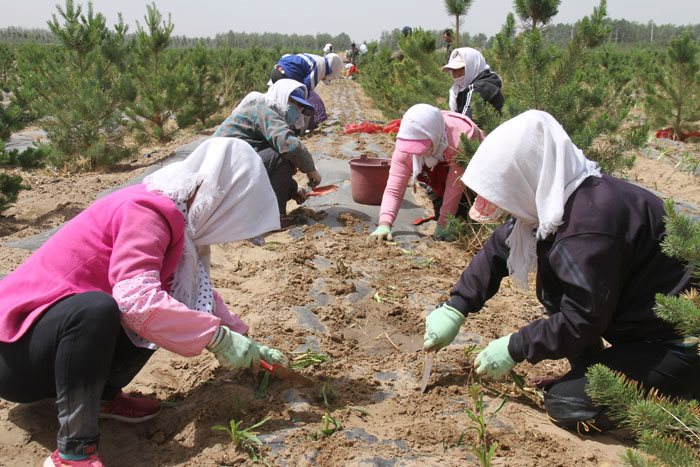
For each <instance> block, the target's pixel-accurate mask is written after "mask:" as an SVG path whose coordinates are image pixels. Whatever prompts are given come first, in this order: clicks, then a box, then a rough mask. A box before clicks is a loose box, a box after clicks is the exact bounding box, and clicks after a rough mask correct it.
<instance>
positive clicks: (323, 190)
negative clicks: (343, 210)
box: [306, 185, 338, 196]
mask: <svg viewBox="0 0 700 467" xmlns="http://www.w3.org/2000/svg"><path fill="white" fill-rule="evenodd" d="M334 191H338V185H323V186H317V187H316V188H314V189H313V190H311V191H308V192H307V193H306V196H323V195H327V194H328V193H333V192H334Z"/></svg>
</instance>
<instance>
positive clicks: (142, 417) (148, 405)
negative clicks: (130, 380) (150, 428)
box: [100, 392, 161, 423]
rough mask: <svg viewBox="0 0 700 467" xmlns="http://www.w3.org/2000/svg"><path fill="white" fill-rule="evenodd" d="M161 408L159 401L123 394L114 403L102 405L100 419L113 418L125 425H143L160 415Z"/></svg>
mask: <svg viewBox="0 0 700 467" xmlns="http://www.w3.org/2000/svg"><path fill="white" fill-rule="evenodd" d="M160 408H161V407H160V402H159V401H156V400H153V399H146V398H145V397H134V396H130V395H128V394H124V393H123V392H121V393H119V395H118V396H117V397H116V399H114V400H113V401H109V402H106V403H103V404H102V406H101V407H100V418H113V419H115V420H119V421H122V422H125V423H141V422H145V421H146V420H150V419H152V418H153V417H155V416H156V415H158V414H159V413H160Z"/></svg>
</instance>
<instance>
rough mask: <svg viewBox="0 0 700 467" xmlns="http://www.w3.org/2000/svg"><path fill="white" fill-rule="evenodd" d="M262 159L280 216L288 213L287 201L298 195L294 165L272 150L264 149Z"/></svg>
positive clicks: (260, 154)
mask: <svg viewBox="0 0 700 467" xmlns="http://www.w3.org/2000/svg"><path fill="white" fill-rule="evenodd" d="M258 155H259V156H260V159H262V162H263V165H264V166H265V170H266V171H267V176H268V177H269V178H270V184H271V185H272V189H273V190H274V192H275V197H276V198H277V206H278V208H279V212H280V215H281V216H283V215H285V214H286V213H287V201H289V200H290V199H292V198H293V197H294V196H295V195H296V194H297V189H298V187H297V182H296V181H294V178H293V177H292V176H293V175H294V170H295V167H294V164H292V162H291V161H290V160H289V159H285V158H284V157H282V156H280V155H279V153H277V152H275V151H274V150H273V149H272V148H267V149H263V150H262V151H259V152H258Z"/></svg>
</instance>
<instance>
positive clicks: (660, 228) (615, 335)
mask: <svg viewBox="0 0 700 467" xmlns="http://www.w3.org/2000/svg"><path fill="white" fill-rule="evenodd" d="M663 216H664V208H663V203H662V201H661V200H660V199H659V198H658V197H656V196H654V195H653V194H652V193H650V192H648V191H646V190H644V189H642V188H639V187H637V186H634V185H632V184H629V183H626V182H624V181H622V180H619V179H616V178H613V177H609V176H607V175H604V176H603V177H602V178H598V177H589V178H588V179H586V180H585V181H584V182H583V183H582V184H581V185H580V186H579V187H578V188H577V189H576V191H574V193H573V194H572V195H571V196H570V197H569V199H568V200H567V203H566V206H565V209H564V217H563V220H564V223H563V224H562V225H561V226H559V228H558V230H557V232H556V233H555V234H554V235H551V236H550V237H548V238H546V239H544V240H540V241H539V242H538V243H537V284H536V293H537V298H538V300H539V301H540V303H542V305H544V307H545V309H546V310H547V312H548V313H549V314H550V315H551V316H550V317H549V318H547V319H545V318H542V319H537V320H535V321H532V322H531V323H530V324H528V325H526V326H524V327H523V328H521V329H520V330H519V331H518V332H516V333H514V334H513V335H512V336H511V339H510V343H509V345H508V351H509V352H510V355H511V357H512V358H513V360H515V361H522V360H527V361H529V362H531V363H536V362H539V361H541V360H544V359H559V358H563V357H572V356H575V355H576V354H578V353H580V352H582V351H583V350H585V349H586V348H588V347H589V346H591V345H593V344H594V343H595V342H596V341H597V340H598V339H599V338H600V337H603V338H605V340H607V341H608V342H610V343H611V344H612V345H615V343H617V342H635V341H649V340H669V339H675V338H678V337H679V336H678V334H677V333H676V331H675V330H674V329H673V327H672V326H671V325H670V324H668V323H667V322H665V321H663V320H661V319H660V318H658V317H657V316H656V315H655V314H654V312H653V307H654V304H655V297H654V295H655V294H656V293H663V294H667V295H677V294H679V293H680V292H682V291H683V290H686V289H688V288H689V287H690V285H691V274H690V271H689V270H688V269H687V268H686V267H685V266H684V264H683V263H681V262H680V261H679V260H676V259H673V258H670V257H668V256H666V255H665V254H664V253H662V251H661V248H660V246H659V244H660V242H661V241H662V240H663V237H664V235H665V233H664V224H663ZM512 228H513V221H510V222H508V223H506V224H504V225H502V226H501V227H499V228H498V229H497V230H496V231H495V232H494V233H493V234H492V236H491V238H490V239H489V240H488V241H487V243H486V245H484V248H483V249H482V250H481V251H480V252H479V253H478V254H477V255H476V256H475V257H474V259H473V260H472V261H471V263H470V264H469V265H468V266H467V268H466V269H465V270H464V272H463V273H462V275H461V277H460V278H459V281H458V282H457V284H456V285H455V287H454V289H453V290H452V292H451V296H450V299H449V300H448V302H447V303H448V304H449V305H451V306H453V307H455V308H457V309H458V310H459V311H461V312H462V313H464V314H465V315H467V314H469V313H472V312H475V311H478V310H480V309H481V308H482V307H483V305H484V303H485V302H486V300H488V299H489V298H491V297H492V296H493V295H494V294H495V293H496V292H497V291H498V288H499V286H500V283H501V279H503V278H504V277H505V276H507V274H508V270H507V267H506V261H507V258H508V253H509V250H508V247H507V246H506V243H505V241H506V238H507V237H508V235H510V232H511V230H512Z"/></svg>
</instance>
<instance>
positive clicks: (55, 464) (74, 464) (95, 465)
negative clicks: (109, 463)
mask: <svg viewBox="0 0 700 467" xmlns="http://www.w3.org/2000/svg"><path fill="white" fill-rule="evenodd" d="M69 466H70V467H104V464H103V463H102V459H100V456H98V455H97V454H93V455H91V456H89V457H88V458H87V459H81V460H79V461H69V460H66V459H61V456H60V455H59V454H58V449H56V450H55V451H54V452H52V453H51V455H50V456H49V457H47V458H46V460H45V461H44V467H69Z"/></svg>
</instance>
